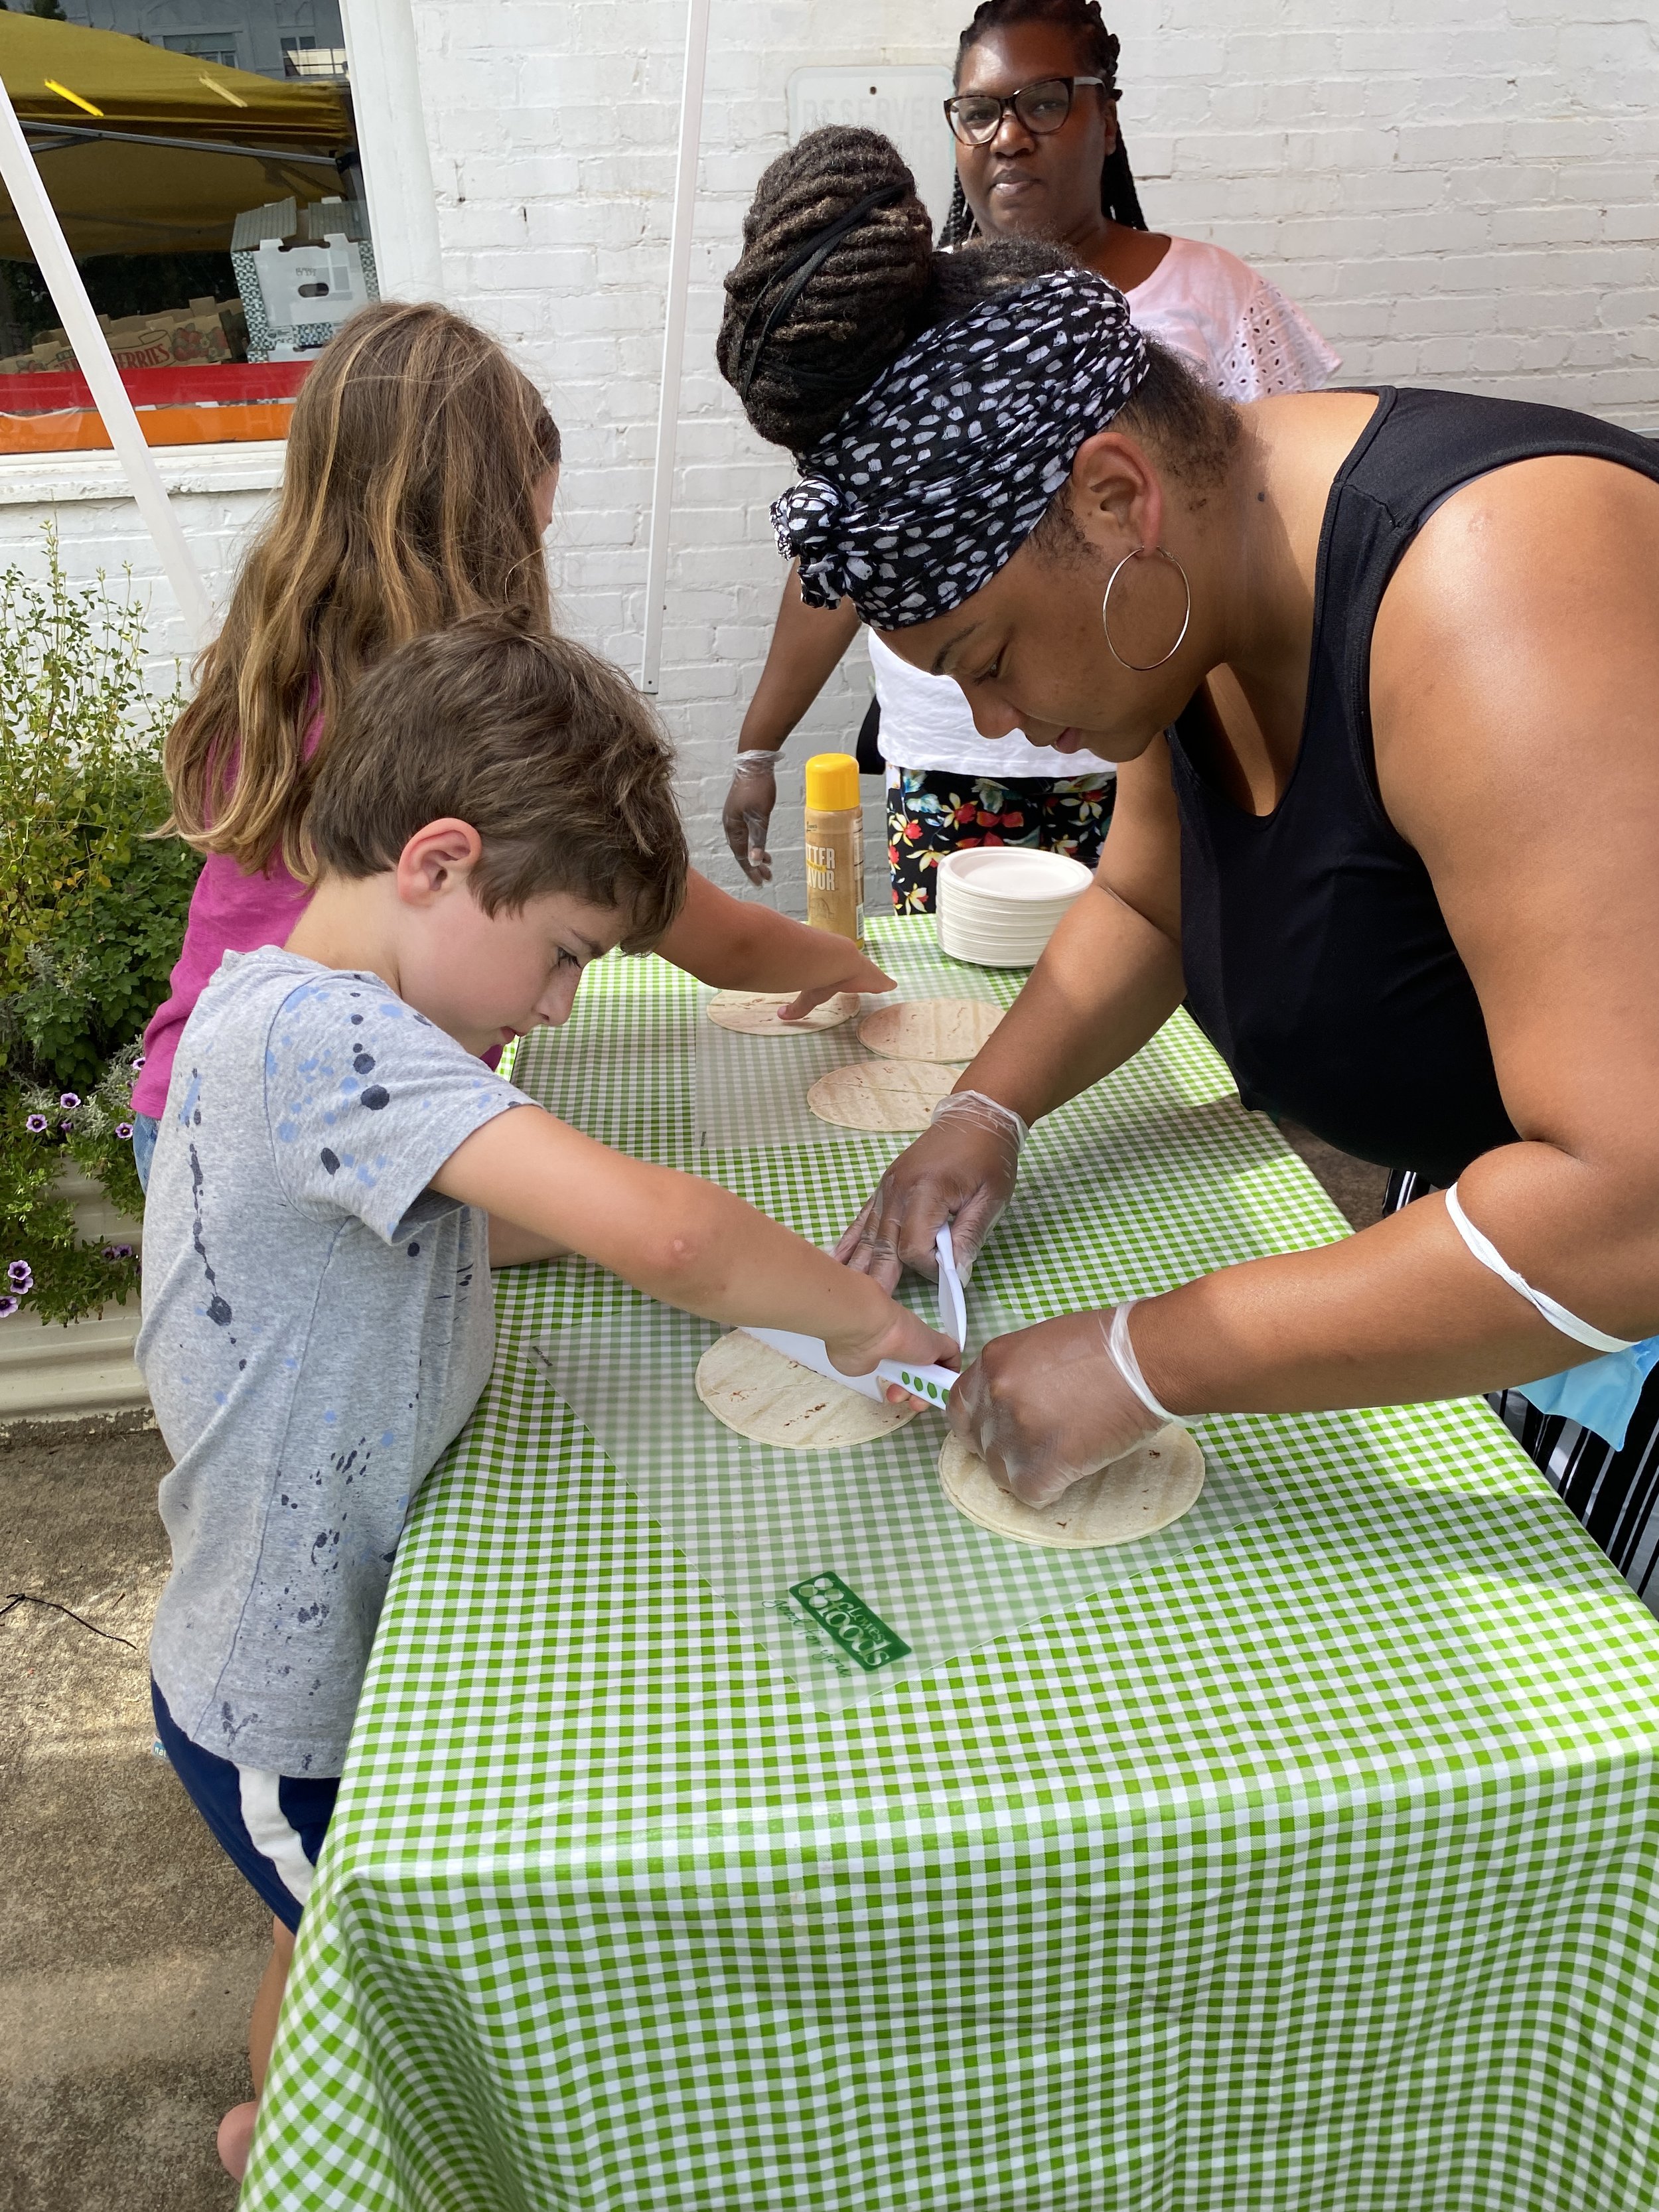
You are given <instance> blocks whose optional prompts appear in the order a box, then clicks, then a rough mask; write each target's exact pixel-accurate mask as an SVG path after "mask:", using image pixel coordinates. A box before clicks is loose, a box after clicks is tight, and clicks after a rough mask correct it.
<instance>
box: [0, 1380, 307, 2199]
mask: <svg viewBox="0 0 1659 2212" xmlns="http://www.w3.org/2000/svg"><path fill="white" fill-rule="evenodd" d="M167 1464H168V1462H167V1453H166V1450H165V1449H164V1448H163V1445H162V1443H161V1437H159V1436H157V1434H156V1433H155V1429H154V1427H153V1426H149V1425H141V1420H140V1419H139V1418H138V1417H129V1418H127V1419H120V1420H116V1421H108V1420H98V1421H88V1422H77V1423H73V1424H67V1425H62V1426H58V1425H53V1426H50V1427H47V1426H44V1425H42V1426H27V1425H22V1424H20V1425H17V1426H16V1427H15V1428H14V1429H13V1430H12V1431H11V1432H10V1433H9V1435H6V1436H0V1606H3V1605H4V1604H5V1603H6V1601H7V1599H8V1598H9V1596H11V1595H12V1594H13V1593H15V1592H17V1591H27V1592H28V1593H30V1594H31V1595H33V1596H37V1597H41V1598H48V1599H51V1600H53V1601H55V1602H56V1603H57V1604H58V1605H62V1606H67V1607H70V1609H71V1611H72V1612H74V1613H79V1614H80V1615H81V1616H82V1619H83V1620H86V1621H88V1622H90V1623H92V1624H93V1625H94V1627H96V1628H98V1629H101V1630H103V1631H105V1632H106V1634H104V1635H101V1636H100V1635H96V1634H94V1633H93V1632H92V1629H91V1628H88V1627H83V1626H81V1625H80V1624H79V1623H78V1622H76V1620H71V1619H70V1618H69V1617H68V1615H67V1614H65V1613H55V1612H52V1611H50V1610H48V1609H47V1608H46V1607H45V1606H41V1605H37V1604H22V1605H14V1606H12V1607H11V1609H10V1611H9V1612H8V1613H5V1614H4V1615H3V1618H0V1670H3V1671H0V1684H3V1687H0V1852H3V1861H4V1865H5V1868H6V1879H5V1881H4V1882H3V1884H0V2208H3V2212H227V2208H228V2207H229V2206H231V2205H233V2204H234V2203H235V2201H236V2188H235V2185H234V2183H233V2182H232V2181H231V2180H229V2179H228V2177H227V2176H226V2174H225V2173H224V2172H223V2171H222V2169H221V2167H220V2165H219V2161H218V2159H217V2157H216V2154H215V2151H214V2130H215V2129H216V2126H217V2124H218V2121H219V2116H220V2114H221V2113H222V2112H224V2110H225V2109H226V2107H227V2106H230V2105H234V2104H235V2103H237V2102H238V2101H239V2100H240V2099H242V2098H244V2097H247V2096H250V2095H251V2094H252V2088H251V2086H250V2084H249V2081H248V2073H247V2058H246V2049H245V2039H246V2033H247V2014H248V2007H249V2005H250V2004H251V2003H252V1998H253V1991H254V1989H255V1987H256V1985H257V1984H258V1978H259V1975H260V1972H261V1971H262V1969H263V1966H264V1960H265V1957H266V1954H268V1952H269V1950H270V1914H269V1913H268V1912H267V1911H265V1910H264V1906H263V1905H261V1904H260V1903H259V1900H258V1899H257V1898H256V1897H255V1896H254V1894H253V1893H252V1891H251V1890H250V1889H249V1888H248V1887H247V1886H246V1883H245V1882H244V1881H242V1878H241V1876H240V1875H238V1874H237V1873H236V1872H235V1870H234V1868H233V1867H232V1866H231V1865H230V1863H229V1861H228V1860H227V1859H226V1858H225V1857H223V1855H222V1853H221V1851H220V1850H219V1848H218V1846H217V1845H216V1844H215V1843H214V1842H213V1840H212V1838H210V1836H209V1834H208V1832H207V1831H206V1829H205V1828H204V1826H202V1823H201V1820H200V1819H199V1818H198V1816H197V1814H196V1812H195V1810H194V1808H192V1807H191V1804H190V1802H189V1801H188V1800H187V1799H186V1798H185V1794H184V1792H183V1790H180V1788H179V1784H178V1783H177V1782H176V1781H175V1780H174V1779H173V1770H172V1768H171V1767H170V1766H169V1765H167V1762H166V1760H165V1759H161V1758H159V1757H156V1756H155V1755H153V1754H152V1753H151V1750H150V1745H151V1742H152V1740H153V1738H154V1736H155V1727H154V1724H153V1723H152V1721H151V1717H150V1711H149V1670H148V1668H147V1667H146V1665H145V1663H144V1659H143V1650H144V1644H145V1639H146V1638H147V1636H148V1634H149V1619H150V1613H151V1611H152V1609H153V1607H154V1606H155V1599H156V1595H157V1593H158V1592H159V1591H160V1589H161V1583H162V1582H163V1580H164V1579H165V1577H166V1573H167V1540H166V1538H165V1537H164V1535H163V1534H162V1533H161V1522H159V1521H158V1519H157V1518H156V1513H155V1486H156V1484H157V1482H158V1481H159V1480H160V1479H161V1476H162V1475H163V1474H165V1473H166V1472H167ZM111 1636H116V1637H125V1638H127V1639H129V1641H128V1643H126V1644H122V1643H116V1642H112V1641H111V1640H110V1637H111ZM130 1646H136V1647H137V1648H136V1649H132V1648H130Z"/></svg>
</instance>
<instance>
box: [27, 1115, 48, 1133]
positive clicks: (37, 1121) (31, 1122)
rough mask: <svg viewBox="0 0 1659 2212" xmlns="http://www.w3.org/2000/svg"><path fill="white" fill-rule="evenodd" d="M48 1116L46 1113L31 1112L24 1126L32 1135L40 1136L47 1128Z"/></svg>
mask: <svg viewBox="0 0 1659 2212" xmlns="http://www.w3.org/2000/svg"><path fill="white" fill-rule="evenodd" d="M23 1127H25V1128H26V1129H27V1131H28V1133H29V1134H30V1136H32V1137H38V1136H40V1134H41V1133H42V1132H43V1131H44V1129H45V1128H46V1115H44V1114H31V1115H28V1116H27V1118H26V1119H25V1121H24V1123H23Z"/></svg>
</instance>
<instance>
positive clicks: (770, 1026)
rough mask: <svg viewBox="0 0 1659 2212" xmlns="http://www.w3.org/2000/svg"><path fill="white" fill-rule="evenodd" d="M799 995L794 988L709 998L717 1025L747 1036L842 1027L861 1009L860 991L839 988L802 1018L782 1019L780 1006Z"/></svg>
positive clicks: (726, 993)
mask: <svg viewBox="0 0 1659 2212" xmlns="http://www.w3.org/2000/svg"><path fill="white" fill-rule="evenodd" d="M796 996H797V994H796V993H795V992H793V991H717V992H716V993H715V994H714V997H713V998H712V999H711V1000H709V1001H708V1018H709V1020H710V1021H711V1022H713V1023H714V1025H715V1027H716V1028H718V1029H722V1030H741V1032H742V1033H743V1035H744V1036H768V1037H787V1036H799V1035H800V1034H801V1033H802V1031H803V1030H833V1029H839V1028H840V1026H841V1024H842V1023H843V1022H847V1021H851V1019H852V1018H853V1016H854V1014H855V1013H857V1012H858V1010H859V999H860V994H859V993H858V992H856V991H838V992H837V993H836V995H835V997H834V998H833V999H826V1000H824V1001H823V1004H822V1006H814V1007H813V1009H812V1011H811V1013H810V1014H803V1015H802V1017H801V1018H800V1019H799V1021H798V1022H781V1021H780V1020H779V1019H778V1008H779V1007H780V1006H787V1005H788V1004H789V1002H790V1000H792V999H793V998H795V997H796Z"/></svg>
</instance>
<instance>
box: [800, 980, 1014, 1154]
mask: <svg viewBox="0 0 1659 2212" xmlns="http://www.w3.org/2000/svg"><path fill="white" fill-rule="evenodd" d="M1001 1019H1002V1009H1001V1007H1000V1006H990V1005H987V1003H986V1002H985V1000H981V999H919V1000H910V1001H908V1003H906V1004H905V1005H902V1006H883V1007H881V1008H880V1009H879V1010H878V1012H875V1013H872V1014H866V1016H865V1018H864V1019H863V1020H862V1021H861V1022H860V1024H859V1042H860V1043H861V1044H863V1045H865V1046H866V1047H867V1048H869V1050H870V1051H871V1053H872V1054H874V1055H875V1056H874V1057H873V1058H872V1059H870V1060H855V1061H854V1062H853V1063H852V1065H851V1066H847V1067H835V1068H831V1070H830V1071H829V1074H828V1075H823V1076H820V1077H819V1079H818V1080H817V1082H816V1083H815V1084H814V1085H812V1087H811V1090H810V1091H808V1092H807V1094H806V1103H807V1104H808V1105H809V1106H810V1107H811V1109H812V1111H813V1112H814V1113H815V1114H816V1115H817V1117H818V1119H819V1120H820V1121H833V1122H836V1124H838V1125H839V1126H840V1127H842V1128H844V1129H871V1130H875V1131H878V1132H881V1133H888V1132H896V1131H902V1130H907V1129H925V1128H926V1127H927V1124H928V1123H929V1121H932V1119H933V1109H934V1107H935V1106H937V1105H938V1103H939V1100H940V1099H941V1098H943V1097H945V1096H946V1095H947V1093H948V1092H949V1091H950V1090H951V1086H952V1085H953V1084H954V1083H955V1082H956V1079H957V1073H959V1071H960V1069H961V1068H962V1066H963V1065H965V1063H966V1062H967V1061H969V1060H971V1059H972V1058H973V1057H974V1055H975V1053H977V1052H978V1051H979V1050H980V1048H981V1046H982V1045H983V1044H984V1043H985V1042H986V1040H987V1037H988V1036H990V1034H991V1032H992V1030H994V1029H995V1027H996V1025H997V1024H998V1023H999V1022H1000V1020H1001Z"/></svg>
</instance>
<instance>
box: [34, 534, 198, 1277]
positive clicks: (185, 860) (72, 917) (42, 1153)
mask: <svg viewBox="0 0 1659 2212" xmlns="http://www.w3.org/2000/svg"><path fill="white" fill-rule="evenodd" d="M145 628H146V623H145V611H144V609H143V605H141V604H140V603H139V601H138V600H137V598H136V596H135V594H134V592H133V590H132V587H131V578H129V579H128V584H127V588H126V591H125V594H124V595H123V596H121V597H118V598H116V597H112V596H111V595H110V594H109V593H108V592H107V591H106V588H105V580H104V579H103V578H102V577H101V576H100V578H99V580H98V581H97V583H96V584H90V585H88V584H76V583H72V582H71V581H70V579H69V578H68V577H66V576H65V574H64V569H63V565H62V562H61V560H60V558H59V555H58V542H57V538H56V536H55V534H54V533H53V532H52V531H51V530H50V529H48V530H47V532H46V568H45V573H44V574H40V575H29V574H25V573H24V571H23V570H22V569H21V568H16V567H12V568H7V569H5V570H4V571H0V1317H3V1316H5V1315H8V1314H9V1313H13V1312H16V1311H19V1310H23V1309H25V1308H27V1309H28V1310H33V1311H34V1312H36V1313H38V1314H39V1315H40V1317H41V1318H42V1319H43V1320H51V1321H71V1320H75V1319H76V1318H78V1317H79V1316H81V1315H82V1314H86V1313H91V1312H96V1311H99V1310H101V1308H102V1307H103V1305H104V1304H106V1302H107V1301H108V1300H109V1299H110V1298H112V1297H113V1298H116V1299H118V1300H119V1299H123V1298H125V1295H126V1293H127V1291H129V1290H130V1289H131V1287H132V1285H133V1284H134V1283H136V1281H137V1261H135V1260H134V1259H133V1258H132V1256H131V1255H130V1254H121V1253H117V1255H116V1256H115V1257H113V1258H111V1257H108V1256H106V1251H105V1249H104V1248H103V1247H102V1246H100V1245H98V1244H90V1243H82V1242H81V1241H80V1240H78V1239H77V1238H76V1235H75V1232H74V1225H73V1218H72V1214H71V1212H70V1207H69V1206H68V1204H67V1202H66V1201H64V1200H62V1199H60V1198H57V1197H54V1196H53V1194H52V1185H53V1182H54V1180H55V1178H56V1176H57V1175H58V1170H60V1169H61V1168H62V1167H63V1166H64V1162H65V1160H66V1159H73V1160H75V1161H76V1163H77V1164H80V1165H81V1166H82V1168H83V1169H84V1170H85V1171H86V1172H87V1173H88V1175H90V1176H92V1177H93V1179H94V1181H95V1182H98V1183H99V1185H100V1187H101V1188H103V1190H104V1191H105V1192H106V1194H107V1195H108V1197H109V1198H110V1199H111V1200H112V1202H113V1203H114V1204H115V1205H116V1206H118V1207H119V1209H120V1210H121V1211H122V1212H124V1213H127V1214H130V1215H137V1213H138V1212H139V1211H140V1208H141V1206H142V1200H141V1198H140V1195H139V1192H138V1187H137V1175H136V1173H135V1171H134V1170H133V1165H132V1158H131V1145H130V1143H129V1142H128V1138H129V1136H130V1133H131V1130H130V1121H131V1084H132V1076H133V1073H134V1067H133V1062H134V1060H135V1057H136V1051H137V1046H136V1040H137V1036H138V1035H139V1033H140V1032H141V1030H143V1025H144V1023H145V1022H146V1021H147V1020H148V1019H149V1015H150V1013H151V1012H152V1011H153V1010H154V1008H155V1006H156V1005H157V1004H158V1003H159V1001H160V1000H161V998H162V997H163V996H164V994H165V992H166V988H167V975H168V972H169V970H170V969H171V968H172V965H173V961H174V959H175V958H176V957H177V955H178V950H179V942H180V940H181V939H182V937H183V935H184V927H185V915H186V913H187V912H188V909H189V905H190V895H191V890H192V889H193V888H194V885H195V882H196V877H197V872H198V870H199V868H200V866H201V863H200V860H199V857H198V856H197V854H195V853H194V852H192V851H191V848H189V847H188V846H186V845H185V844H183V843H181V842H179V840H178V839H176V838H157V837H155V836H154V835H153V834H152V833H153V832H154V830H155V828H156V826H157V825H158V824H159V823H161V821H163V820H164V819H165V818H166V816H167V806H168V801H167V783H166V780H165V778H164V776H163V775H162V772H161V742H162V739H163V738H164V737H165V735H166V732H167V729H168V727H169V726H170V725H171V723H172V721H173V717H174V715H175V714H176V713H177V711H178V706H179V698H178V694H177V690H176V688H175V690H174V693H173V696H171V697H166V698H163V697H159V696H156V694H155V693H154V692H153V691H152V690H149V686H148V684H147V683H146V680H145V664H146V659H147V654H146V651H145ZM66 1100H73V1101H74V1103H73V1104H72V1105H71V1104H66V1103H64V1102H65V1101H66ZM117 1131H121V1132H122V1134H121V1135H119V1136H118V1135H117V1134H116V1132H117ZM25 1279H27V1287H24V1285H25Z"/></svg>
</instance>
